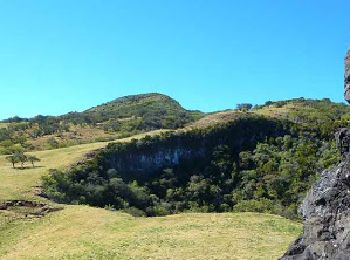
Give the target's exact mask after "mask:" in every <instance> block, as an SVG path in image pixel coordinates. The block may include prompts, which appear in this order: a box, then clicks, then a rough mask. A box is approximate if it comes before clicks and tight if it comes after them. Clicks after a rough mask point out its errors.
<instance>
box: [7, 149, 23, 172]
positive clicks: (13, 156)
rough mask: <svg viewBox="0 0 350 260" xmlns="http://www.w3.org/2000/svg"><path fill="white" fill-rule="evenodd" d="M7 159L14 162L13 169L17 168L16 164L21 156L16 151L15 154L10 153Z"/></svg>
mask: <svg viewBox="0 0 350 260" xmlns="http://www.w3.org/2000/svg"><path fill="white" fill-rule="evenodd" d="M6 159H7V160H8V161H9V162H10V163H12V167H13V169H15V168H16V167H15V164H16V163H19V162H20V159H19V156H18V155H17V154H16V153H14V154H12V155H10V156H7V157H6Z"/></svg>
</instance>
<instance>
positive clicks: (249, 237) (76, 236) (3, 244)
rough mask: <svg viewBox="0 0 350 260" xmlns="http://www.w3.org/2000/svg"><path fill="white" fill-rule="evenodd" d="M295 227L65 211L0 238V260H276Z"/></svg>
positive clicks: (276, 220)
mask: <svg viewBox="0 0 350 260" xmlns="http://www.w3.org/2000/svg"><path fill="white" fill-rule="evenodd" d="M300 231H301V227H300V225H299V224H295V223H292V222H290V221H288V220H286V219H283V218H280V217H277V216H273V215H264V214H253V213H237V214H233V213H226V214H180V215H172V216H167V217H162V218H152V219H149V218H147V219H145V218H133V217H131V216H130V215H127V214H125V213H119V212H110V211H106V210H103V209H97V208H91V207H87V206H66V207H65V209H64V210H63V211H61V212H58V213H53V214H50V215H49V216H48V217H46V218H44V219H40V220H34V221H31V222H25V223H20V222H15V223H12V224H9V225H8V226H7V227H5V228H1V232H0V257H1V259H23V258H25V259H52V258H54V259H77V258H79V259H276V258H278V257H279V256H281V255H282V254H283V252H284V251H285V250H286V248H287V247H288V244H289V243H290V241H292V240H293V239H295V237H296V236H297V235H298V234H299V233H300Z"/></svg>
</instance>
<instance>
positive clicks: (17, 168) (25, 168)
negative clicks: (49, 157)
mask: <svg viewBox="0 0 350 260" xmlns="http://www.w3.org/2000/svg"><path fill="white" fill-rule="evenodd" d="M42 167H44V166H35V167H33V166H23V167H21V166H19V167H15V168H12V169H14V170H19V171H24V170H29V169H36V168H42Z"/></svg>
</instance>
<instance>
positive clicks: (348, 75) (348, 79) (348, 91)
mask: <svg viewBox="0 0 350 260" xmlns="http://www.w3.org/2000/svg"><path fill="white" fill-rule="evenodd" d="M344 97H345V100H346V101H348V102H349V103H350V49H349V50H348V52H347V54H346V56H345V74H344Z"/></svg>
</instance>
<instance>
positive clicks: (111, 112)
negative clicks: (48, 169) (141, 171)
mask: <svg viewBox="0 0 350 260" xmlns="http://www.w3.org/2000/svg"><path fill="white" fill-rule="evenodd" d="M203 115H204V113H202V112H200V111H189V110H186V109H184V108H183V107H181V105H180V104H179V103H178V102H177V101H175V100H174V99H172V98H171V97H168V96H165V95H161V94H142V95H134V96H126V97H121V98H117V99H116V100H114V101H112V102H108V103H105V104H102V105H99V106H97V107H94V108H91V109H88V110H86V111H82V112H70V113H68V114H66V115H62V116H36V117H34V118H19V117H13V118H9V119H7V120H5V122H6V123H0V155H1V154H10V153H11V152H13V151H14V150H18V149H24V150H26V151H30V150H46V149H57V148H64V147H69V146H71V145H77V144H82V143H92V142H101V141H111V140H114V139H118V138H122V137H127V136H132V135H136V134H140V133H144V132H147V131H151V130H157V129H178V128H183V127H184V126H185V125H186V124H188V123H191V122H194V121H196V120H197V119H198V118H200V117H202V116H203Z"/></svg>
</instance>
